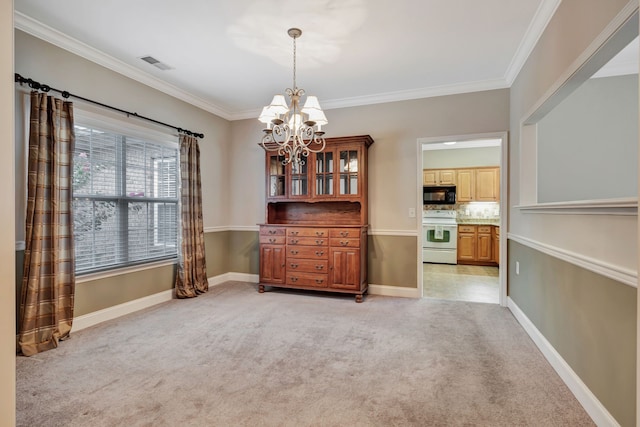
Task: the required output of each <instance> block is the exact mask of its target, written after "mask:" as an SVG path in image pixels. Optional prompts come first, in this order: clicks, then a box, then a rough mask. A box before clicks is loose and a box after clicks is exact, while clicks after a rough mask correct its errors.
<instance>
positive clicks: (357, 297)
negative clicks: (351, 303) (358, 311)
mask: <svg viewBox="0 0 640 427" xmlns="http://www.w3.org/2000/svg"><path fill="white" fill-rule="evenodd" d="M356 302H357V303H361V302H362V294H359V295H356Z"/></svg>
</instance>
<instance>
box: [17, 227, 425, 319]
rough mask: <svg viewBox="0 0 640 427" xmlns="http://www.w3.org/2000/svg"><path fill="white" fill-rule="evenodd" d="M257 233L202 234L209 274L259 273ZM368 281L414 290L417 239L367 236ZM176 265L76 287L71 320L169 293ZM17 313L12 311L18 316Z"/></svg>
mask: <svg viewBox="0 0 640 427" xmlns="http://www.w3.org/2000/svg"><path fill="white" fill-rule="evenodd" d="M258 243H259V240H258V232H257V231H220V232H212V233H205V250H206V262H207V276H208V277H215V276H220V275H222V274H225V273H230V272H233V273H244V274H255V275H257V274H258V273H259V250H258ZM368 245H369V248H368V250H369V271H368V277H369V283H374V284H376V285H386V286H400V287H410V288H415V287H416V283H417V280H418V279H417V263H418V258H417V257H416V238H415V237H413V236H408V237H407V236H380V235H375V236H369V240H368ZM23 258H24V251H16V306H17V305H18V301H19V296H20V285H21V281H22V260H23ZM175 269H176V267H175V265H168V266H162V267H156V268H150V269H146V270H141V271H136V272H132V273H126V274H120V275H116V276H112V277H106V278H102V279H97V280H91V281H87V282H80V283H77V284H76V295H75V316H82V315H85V314H89V313H92V312H94V311H98V310H103V309H105V308H109V307H113V306H115V305H118V304H123V303H126V302H130V301H133V300H136V299H139V298H144V297H147V296H150V295H153V294H156V293H159V292H163V291H167V290H169V289H172V288H173V286H174V281H175ZM17 312H18V311H17V310H16V313H17Z"/></svg>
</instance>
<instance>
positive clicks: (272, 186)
mask: <svg viewBox="0 0 640 427" xmlns="http://www.w3.org/2000/svg"><path fill="white" fill-rule="evenodd" d="M283 161H284V156H278V155H275V154H274V155H270V156H269V162H268V167H269V197H284V195H285V167H284V165H283V164H282V162H283Z"/></svg>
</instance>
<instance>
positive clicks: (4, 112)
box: [0, 1, 16, 427]
mask: <svg viewBox="0 0 640 427" xmlns="http://www.w3.org/2000/svg"><path fill="white" fill-rule="evenodd" d="M13 93H14V88H13V1H3V2H0V140H2V141H4V143H2V144H0V194H2V195H3V197H4V198H5V199H6V198H8V199H9V200H11V198H13V192H14V177H13V144H8V143H7V141H13ZM13 222H14V209H13V206H12V205H11V203H6V201H5V203H2V204H0V223H2V224H13ZM14 251H15V238H14V232H13V228H12V227H11V226H9V227H6V226H4V227H0V271H2V275H0V342H1V343H2V344H0V427H9V426H13V425H15V413H16V392H15V384H16V374H15V372H16V371H15V364H16V362H15V361H16V352H15V343H16V338H15V337H16V335H15V334H16V329H15V305H14V304H15V277H14V276H15V264H14V257H15V252H14Z"/></svg>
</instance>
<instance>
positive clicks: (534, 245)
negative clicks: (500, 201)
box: [507, 233, 638, 288]
mask: <svg viewBox="0 0 640 427" xmlns="http://www.w3.org/2000/svg"><path fill="white" fill-rule="evenodd" d="M507 237H508V238H509V239H510V240H513V241H514V242H517V243H520V244H522V245H524V246H527V247H529V248H531V249H535V250H537V251H540V252H542V253H544V254H547V255H549V256H552V257H554V258H558V259H561V260H563V261H566V262H568V263H571V264H573V265H576V266H578V267H580V268H584V269H585V270H589V271H592V272H594V273H597V274H600V275H602V276H605V277H608V278H610V279H613V280H615V281H617V282H620V283H624V284H625V285H628V286H631V287H634V288H637V287H638V272H637V271H633V270H629V269H627V268H623V267H620V266H617V265H613V264H609V263H607V262H604V261H600V260H598V259H595V258H590V257H588V256H585V255H582V254H579V253H576V252H572V251H568V250H566V249H562V248H558V247H556V246H552V245H548V244H546V243H542V242H538V241H536V240H533V239H529V238H528V237H524V236H519V235H517V234H513V233H508V234H507Z"/></svg>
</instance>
